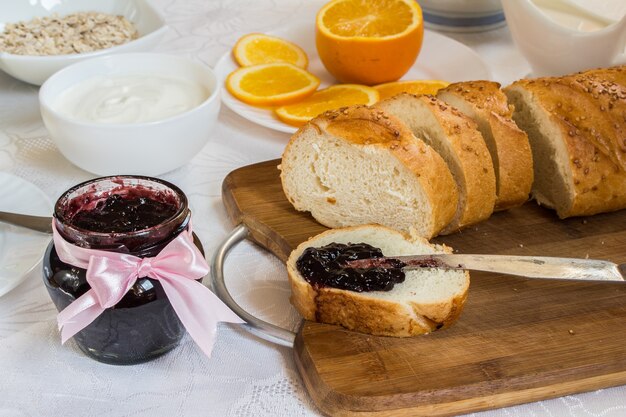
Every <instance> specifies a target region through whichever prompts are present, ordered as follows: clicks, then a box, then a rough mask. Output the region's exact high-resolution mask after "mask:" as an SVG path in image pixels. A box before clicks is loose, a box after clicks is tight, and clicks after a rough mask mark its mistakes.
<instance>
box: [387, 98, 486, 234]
mask: <svg viewBox="0 0 626 417" xmlns="http://www.w3.org/2000/svg"><path fill="white" fill-rule="evenodd" d="M375 107H377V108H380V109H382V110H384V111H386V112H388V113H390V114H393V115H394V116H397V117H398V118H399V119H400V120H402V121H403V122H404V123H405V124H406V125H407V126H408V127H409V128H410V129H411V131H412V132H413V133H414V134H415V136H416V137H419V138H422V139H423V140H424V141H425V142H426V143H428V144H429V145H430V146H432V147H433V148H434V149H435V150H436V151H437V152H438V153H439V155H441V156H442V157H443V159H444V160H445V161H446V163H447V164H448V167H449V168H450V171H451V172H452V176H453V177H454V179H455V181H456V184H457V187H458V190H459V194H458V195H459V199H458V202H457V211H456V214H455V217H454V219H453V220H452V222H450V224H449V225H448V226H446V228H445V229H444V230H443V231H442V234H446V233H453V232H456V231H457V230H459V229H461V228H463V227H466V226H469V225H471V224H474V223H477V222H480V221H482V220H485V219H486V218H488V217H489V216H490V215H491V213H492V212H493V208H494V204H495V200H496V177H495V174H494V170H493V163H492V162H491V156H490V155H489V151H488V150H487V145H485V141H484V140H483V138H482V136H481V134H480V132H479V131H478V128H477V126H476V123H474V122H473V121H472V120H471V119H470V118H468V117H467V116H464V115H463V114H462V113H460V112H459V111H458V110H456V109H454V108H453V107H451V106H450V105H448V104H446V103H445V102H443V101H441V100H438V99H436V98H435V97H432V96H416V95H412V94H406V93H405V94H400V95H397V96H395V97H392V98H389V99H386V100H382V101H380V102H379V103H377V104H376V105H375Z"/></svg>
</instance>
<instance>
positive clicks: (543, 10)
mask: <svg viewBox="0 0 626 417" xmlns="http://www.w3.org/2000/svg"><path fill="white" fill-rule="evenodd" d="M502 6H503V8H504V12H505V14H506V17H507V22H508V25H509V28H510V30H511V34H512V36H513V40H514V41H515V44H516V45H517V47H518V48H519V49H520V51H521V52H522V54H523V55H524V57H525V58H526V59H527V60H528V62H529V63H530V65H531V67H532V70H533V75H535V76H544V75H561V74H566V73H571V72H575V71H581V70H585V69H589V68H597V67H608V66H611V65H614V64H618V63H620V62H623V61H624V56H623V51H624V44H625V42H626V16H623V13H622V14H620V10H622V12H623V9H624V7H621V6H620V5H619V4H618V3H615V6H614V9H615V12H616V16H615V19H612V18H609V17H607V16H606V14H604V13H603V14H600V13H597V12H596V10H597V7H596V4H591V5H590V6H587V5H586V4H585V3H581V2H575V1H574V0H503V2H502ZM618 19H621V20H618Z"/></svg>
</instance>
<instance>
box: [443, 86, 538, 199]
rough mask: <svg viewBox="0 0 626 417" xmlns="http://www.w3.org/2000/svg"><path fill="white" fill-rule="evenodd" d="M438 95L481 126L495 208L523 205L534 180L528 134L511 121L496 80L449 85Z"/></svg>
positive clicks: (509, 109)
mask: <svg viewBox="0 0 626 417" xmlns="http://www.w3.org/2000/svg"><path fill="white" fill-rule="evenodd" d="M437 98H439V99H441V100H443V101H445V102H446V103H448V104H449V105H451V106H454V107H456V108H457V109H458V110H460V111H461V112H462V113H463V114H465V115H466V116H468V117H470V118H471V119H472V120H474V122H476V124H477V125H478V130H480V133H481V134H482V136H483V139H484V140H485V143H486V144H487V149H489V153H490V154H491V159H492V161H493V168H494V172H495V175H496V196H497V197H496V204H495V208H494V209H495V210H505V209H508V208H511V207H515V206H519V205H522V204H524V203H525V202H526V201H527V200H528V198H529V196H530V189H531V186H532V183H533V159H532V153H531V150H530V143H529V142H528V136H526V133H524V132H523V131H521V130H520V129H519V128H518V127H517V125H516V124H515V122H514V121H513V120H512V116H513V111H512V109H511V108H510V107H509V105H508V102H507V98H506V96H505V95H504V93H503V92H502V91H501V90H500V84H498V83H496V82H494V81H469V82H459V83H453V84H450V85H449V86H448V87H446V88H444V89H442V90H439V92H438V93H437Z"/></svg>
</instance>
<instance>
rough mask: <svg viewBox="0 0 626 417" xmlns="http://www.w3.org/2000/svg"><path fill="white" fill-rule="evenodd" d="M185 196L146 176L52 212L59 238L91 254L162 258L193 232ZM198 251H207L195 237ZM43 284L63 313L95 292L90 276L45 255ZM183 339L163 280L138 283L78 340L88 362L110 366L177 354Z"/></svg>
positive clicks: (71, 195)
mask: <svg viewBox="0 0 626 417" xmlns="http://www.w3.org/2000/svg"><path fill="white" fill-rule="evenodd" d="M190 218H191V212H190V211H189V207H188V203H187V197H186V196H185V194H184V193H183V192H182V191H181V190H180V189H179V188H178V187H176V186H175V185H173V184H170V183H168V182H166V181H163V180H160V179H156V178H149V177H140V176H115V177H104V178H97V179H94V180H91V181H87V182H84V183H82V184H79V185H77V186H75V187H73V188H71V189H69V190H68V191H66V192H65V193H64V194H63V195H62V196H61V197H60V198H59V200H58V201H57V202H56V205H55V207H54V220H53V221H54V222H55V226H56V229H57V231H58V233H59V234H60V236H61V237H62V238H63V239H65V240H66V241H68V242H69V243H71V244H73V245H76V246H79V247H82V248H87V249H97V250H104V251H112V252H119V253H125V254H131V255H134V256H137V257H140V258H144V257H153V256H156V255H157V254H158V253H159V252H160V251H161V250H162V249H163V248H164V247H165V246H166V245H167V244H168V243H169V242H171V241H172V240H173V239H175V238H176V237H177V236H178V235H179V234H180V233H181V232H183V231H185V230H186V229H187V228H188V227H189V221H190ZM194 243H195V245H196V247H198V249H199V250H200V252H201V253H203V249H202V246H201V244H200V242H199V240H198V238H197V236H195V235H194ZM43 280H44V283H45V285H46V288H47V290H48V293H49V294H50V297H51V298H52V301H53V302H54V304H55V306H56V308H57V309H58V310H59V311H61V310H63V309H65V308H66V307H67V306H68V305H70V304H71V303H72V302H73V301H74V300H76V299H77V298H78V297H80V296H81V295H83V294H84V293H85V292H87V291H88V290H89V289H90V285H89V283H88V282H87V279H86V270H85V269H82V268H78V267H75V266H72V265H69V264H66V263H64V262H63V261H61V259H59V256H58V254H57V252H56V250H55V246H54V242H52V243H50V245H49V246H48V248H47V250H46V253H45V255H44V263H43ZM184 333H185V330H184V327H183V325H182V324H181V322H180V320H179V318H178V317H177V315H176V313H175V312H174V309H173V307H172V305H171V304H170V302H169V300H168V298H167V297H166V295H165V292H164V290H163V288H162V286H161V284H160V283H159V281H157V280H154V279H151V278H148V277H139V278H138V279H137V281H136V282H135V284H134V285H133V286H132V287H131V289H130V290H129V291H128V292H127V293H126V294H125V295H124V297H123V298H122V299H121V300H120V301H119V302H118V303H117V304H116V305H115V306H113V307H110V308H107V309H105V310H104V312H103V313H102V314H101V315H99V316H98V317H97V318H96V319H95V320H94V321H93V322H91V324H89V325H88V326H87V327H85V328H84V329H82V330H81V331H79V332H78V333H76V334H75V335H74V340H75V341H76V343H77V344H78V346H79V347H80V349H81V350H82V351H83V352H85V353H86V354H87V355H88V356H90V357H92V358H94V359H96V360H98V361H101V362H106V363H111V364H133V363H140V362H145V361H148V360H150V359H153V358H156V357H157V356H160V355H162V354H164V353H166V352H168V351H170V350H171V349H173V348H174V347H176V346H177V345H178V343H179V341H180V339H181V337H182V336H183V334H184Z"/></svg>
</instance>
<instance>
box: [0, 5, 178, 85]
mask: <svg viewBox="0 0 626 417" xmlns="http://www.w3.org/2000/svg"><path fill="white" fill-rule="evenodd" d="M166 31H167V26H166V25H165V19H164V18H163V16H162V15H161V14H160V13H159V11H158V10H156V9H155V8H154V6H152V5H151V4H150V2H149V1H148V0H65V1H59V2H44V1H41V2H39V1H29V0H12V1H0V69H1V70H3V71H4V72H6V73H7V74H9V75H11V76H13V77H15V78H17V79H19V80H21V81H25V82H27V83H30V84H35V85H41V84H42V83H43V82H44V81H45V80H46V79H47V78H48V77H50V76H51V75H52V74H54V73H55V72H57V71H58V70H60V69H61V68H64V67H66V66H68V65H70V64H73V63H76V62H79V61H82V60H84V59H88V58H94V57H98V56H102V55H108V54H113V53H120V52H142V51H146V50H149V49H152V48H153V47H154V46H156V44H157V43H158V42H159V41H160V39H161V38H162V37H163V35H164V34H165V32H166Z"/></svg>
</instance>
